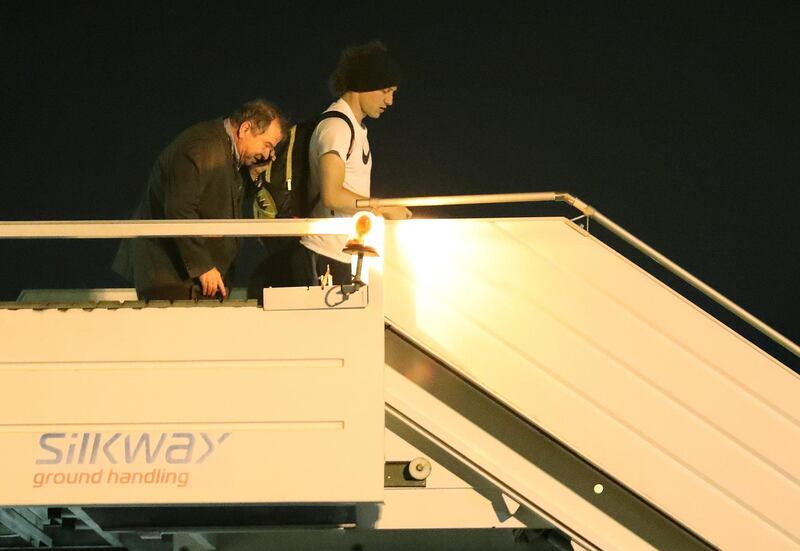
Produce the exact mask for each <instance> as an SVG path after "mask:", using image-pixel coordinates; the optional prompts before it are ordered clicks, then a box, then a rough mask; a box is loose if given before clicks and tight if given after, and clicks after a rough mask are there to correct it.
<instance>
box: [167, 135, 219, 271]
mask: <svg viewBox="0 0 800 551" xmlns="http://www.w3.org/2000/svg"><path fill="white" fill-rule="evenodd" d="M207 156H208V152H205V153H204V152H203V151H201V150H199V149H198V148H187V149H185V150H180V151H176V152H175V153H174V155H173V156H172V159H171V162H170V165H169V166H168V167H166V168H167V170H166V172H167V174H166V176H167V178H166V180H167V182H168V184H167V188H166V190H165V195H164V215H165V217H166V218H174V219H178V220H196V219H199V218H200V201H201V198H202V196H203V192H204V191H205V187H206V185H207V184H208V177H209V174H208V170H206V167H205V166H204V165H205V164H206V161H207V159H206V157H207ZM175 243H176V244H177V247H178V253H179V254H180V256H181V259H182V260H183V264H184V266H185V267H186V271H187V272H188V274H189V277H192V278H196V277H198V276H200V275H202V274H204V273H206V272H207V271H209V270H210V269H212V268H214V262H213V260H212V259H211V254H210V253H209V251H208V248H207V247H206V240H205V238H203V237H181V238H177V239H175Z"/></svg>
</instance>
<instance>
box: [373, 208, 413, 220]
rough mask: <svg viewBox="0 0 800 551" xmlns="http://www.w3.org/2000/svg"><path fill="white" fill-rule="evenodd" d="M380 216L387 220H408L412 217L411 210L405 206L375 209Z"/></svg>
mask: <svg viewBox="0 0 800 551" xmlns="http://www.w3.org/2000/svg"><path fill="white" fill-rule="evenodd" d="M374 213H375V214H376V215H378V216H383V217H384V218H386V219H387V220H408V219H409V218H411V211H410V210H408V209H407V208H405V207H379V208H377V209H375V210H374Z"/></svg>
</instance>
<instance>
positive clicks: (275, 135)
mask: <svg viewBox="0 0 800 551" xmlns="http://www.w3.org/2000/svg"><path fill="white" fill-rule="evenodd" d="M283 126H284V122H283V117H282V116H281V114H280V112H279V111H278V109H277V108H276V107H275V106H274V105H272V104H271V103H269V102H267V101H265V100H262V99H259V100H254V101H251V102H248V103H246V104H244V105H243V106H242V107H240V108H239V109H237V110H235V111H234V112H233V113H231V114H230V115H229V116H228V117H227V118H225V119H216V120H212V121H207V122H201V123H199V124H196V125H194V126H192V127H190V128H188V129H187V130H185V131H184V132H182V133H181V134H180V135H179V136H178V137H177V138H175V139H174V140H173V141H172V143H170V144H169V145H168V146H167V147H166V148H165V149H164V151H162V152H161V154H160V155H159V156H158V159H157V160H156V162H155V165H154V166H153V169H152V171H151V173H150V178H149V179H148V182H147V189H146V191H145V195H144V197H143V199H142V201H141V203H140V204H139V206H138V208H137V209H136V212H135V213H134V216H133V217H134V218H135V219H148V220H149V219H215V218H241V202H242V196H243V191H244V189H243V188H244V180H243V178H242V174H241V173H240V168H241V167H242V166H250V165H253V164H255V163H257V162H260V161H263V160H266V159H268V158H270V157H272V156H273V150H274V148H275V146H276V145H278V143H279V142H280V141H281V139H282V138H283ZM238 250H239V240H238V239H237V238H235V237H218V238H203V237H187V238H175V239H168V238H139V239H124V240H123V241H122V245H121V246H120V248H119V250H118V252H117V256H116V258H115V260H114V264H113V269H114V271H116V272H117V273H119V274H120V275H122V276H123V277H126V278H127V279H129V280H131V281H133V283H134V285H135V286H136V293H137V295H138V297H139V299H140V300H150V299H169V300H181V299H183V300H186V299H196V298H201V297H206V298H211V297H214V296H217V295H218V294H219V295H221V296H222V297H225V296H227V289H226V286H225V278H226V276H227V274H228V271H229V270H230V267H231V265H232V263H233V260H234V259H235V258H236V254H237V253H238Z"/></svg>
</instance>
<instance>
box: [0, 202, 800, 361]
mask: <svg viewBox="0 0 800 551" xmlns="http://www.w3.org/2000/svg"><path fill="white" fill-rule="evenodd" d="M548 201H551V202H564V203H567V204H569V205H570V206H572V207H574V208H576V209H578V210H579V211H580V212H581V213H583V215H584V216H586V218H587V219H589V218H591V219H592V220H595V221H597V222H598V223H599V224H601V225H602V226H604V227H605V228H607V229H608V230H610V231H611V232H612V233H614V234H615V235H617V236H618V237H620V238H621V239H622V240H623V241H625V242H627V243H628V244H630V245H631V246H633V247H634V248H636V249H637V250H639V251H641V252H642V253H644V254H645V255H647V256H649V257H650V258H652V259H653V260H655V261H656V262H658V263H659V264H661V265H662V266H663V267H664V268H666V269H667V270H669V271H670V272H672V273H673V274H675V275H676V276H678V277H679V278H681V279H682V280H683V281H685V282H686V283H688V284H689V285H691V286H692V287H694V288H695V289H697V290H698V291H700V292H701V293H703V294H704V295H706V296H707V297H708V298H710V299H711V300H713V301H714V302H716V303H717V304H719V305H720V306H722V307H723V308H725V309H726V310H728V311H729V312H731V313H732V314H734V315H735V316H737V317H738V318H740V319H741V320H743V321H744V322H746V323H747V324H749V325H750V326H751V327H753V328H755V329H757V330H758V331H760V332H761V333H763V334H764V335H766V336H767V337H768V338H770V339H771V340H773V341H774V342H776V343H778V344H779V345H781V346H783V347H784V348H786V349H787V350H789V351H790V352H792V353H793V354H794V355H795V356H798V357H800V346H798V345H797V344H795V343H794V342H792V341H791V340H789V339H788V338H787V337H785V336H784V335H782V334H781V333H779V332H778V331H776V330H775V329H773V328H772V327H770V326H769V325H767V324H766V323H764V322H763V321H761V320H760V319H758V318H757V317H755V316H754V315H752V314H751V313H749V312H748V311H746V310H745V309H744V308H742V307H740V306H738V305H737V304H735V303H734V302H733V301H731V300H730V299H728V298H727V297H725V296H724V295H722V294H721V293H719V292H718V291H716V290H715V289H713V288H712V287H711V286H709V285H708V284H706V283H705V282H703V281H701V280H700V279H698V278H697V277H695V276H693V275H692V274H690V273H689V272H687V271H686V270H684V269H683V268H681V267H680V266H678V265H677V264H676V263H674V262H673V261H671V260H670V259H668V258H667V257H665V256H664V255H663V254H661V253H659V252H658V251H656V250H655V249H653V248H652V247H650V246H649V245H647V244H646V243H644V242H643V241H641V240H640V239H638V238H636V237H635V236H634V235H632V234H631V233H629V232H628V231H626V230H625V229H623V228H622V227H620V226H619V225H618V224H616V223H614V222H613V221H612V220H610V219H609V218H607V217H606V216H604V215H603V214H601V213H600V212H598V211H597V210H595V209H594V208H593V207H592V206H590V205H588V204H587V203H585V202H584V201H581V200H580V199H578V198H577V197H575V196H573V195H570V194H569V193H566V192H561V191H548V192H533V193H498V194H486V195H445V196H431V197H398V198H393V199H376V198H370V199H358V200H357V201H356V207H357V208H360V209H376V208H380V207H392V206H406V207H422V206H431V207H432V206H445V205H482V204H490V203H530V202H548ZM344 220H346V219H344ZM344 220H343V219H341V218H339V219H336V218H327V219H314V220H311V219H309V220H305V219H300V220H295V219H291V220H133V221H131V220H126V221H116V220H105V221H42V222H29V221H26V222H0V239H59V238H63V239H111V238H130V237H159V236H160V237H178V236H197V235H199V236H215V237H216V236H219V237H222V236H239V237H247V236H289V235H313V234H317V235H320V234H325V235H341V234H347V233H349V231H350V230H349V226H347V225H345V224H348V223H349V222H344Z"/></svg>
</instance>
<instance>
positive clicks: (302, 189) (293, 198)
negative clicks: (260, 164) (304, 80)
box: [252, 111, 356, 218]
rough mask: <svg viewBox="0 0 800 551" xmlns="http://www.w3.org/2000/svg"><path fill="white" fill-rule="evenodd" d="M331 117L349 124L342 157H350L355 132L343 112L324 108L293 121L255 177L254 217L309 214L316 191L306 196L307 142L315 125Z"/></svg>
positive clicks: (314, 200)
mask: <svg viewBox="0 0 800 551" xmlns="http://www.w3.org/2000/svg"><path fill="white" fill-rule="evenodd" d="M332 118H337V119H342V120H343V121H345V122H346V123H347V126H348V127H349V128H350V148H349V149H348V150H347V158H346V159H345V161H346V160H347V159H349V158H350V154H351V153H352V152H353V144H354V143H355V139H356V133H355V129H354V128H353V123H352V122H351V121H350V119H349V118H348V117H347V115H345V114H344V113H341V112H339V111H327V112H325V113H322V114H321V115H319V116H317V117H313V118H311V119H307V120H304V121H302V122H300V123H298V124H295V125H294V126H292V127H291V128H290V129H289V136H288V138H287V139H285V140H283V141H282V142H281V143H280V144H278V147H276V148H275V160H274V161H271V162H269V163H267V164H266V170H264V171H263V172H261V173H260V174H259V175H258V177H257V178H256V179H255V182H254V184H255V197H254V198H253V203H252V204H253V217H254V218H307V217H308V216H309V215H310V214H311V211H313V210H314V207H315V206H316V205H317V203H318V202H319V199H320V194H319V192H317V193H316V194H315V195H314V197H309V183H310V182H309V180H310V171H309V166H308V150H309V144H310V142H311V135H312V134H313V133H314V130H315V129H316V128H317V125H318V124H319V123H320V122H322V121H323V120H325V119H332Z"/></svg>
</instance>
